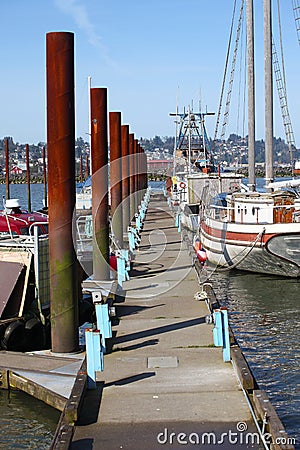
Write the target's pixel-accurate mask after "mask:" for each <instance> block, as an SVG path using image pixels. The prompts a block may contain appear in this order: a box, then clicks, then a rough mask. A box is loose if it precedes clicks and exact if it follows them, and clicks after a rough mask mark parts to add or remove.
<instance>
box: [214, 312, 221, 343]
mask: <svg viewBox="0 0 300 450" xmlns="http://www.w3.org/2000/svg"><path fill="white" fill-rule="evenodd" d="M213 317H214V324H215V326H214V329H213V338H214V345H215V346H216V347H223V330H222V313H221V311H220V310H219V309H214V311H213Z"/></svg>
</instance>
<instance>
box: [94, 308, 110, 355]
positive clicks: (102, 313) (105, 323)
mask: <svg viewBox="0 0 300 450" xmlns="http://www.w3.org/2000/svg"><path fill="white" fill-rule="evenodd" d="M95 310H96V318H97V328H98V329H99V330H100V331H101V334H102V347H103V352H104V353H106V339H109V338H111V337H112V328H111V322H110V318H109V312H108V304H107V303H95Z"/></svg>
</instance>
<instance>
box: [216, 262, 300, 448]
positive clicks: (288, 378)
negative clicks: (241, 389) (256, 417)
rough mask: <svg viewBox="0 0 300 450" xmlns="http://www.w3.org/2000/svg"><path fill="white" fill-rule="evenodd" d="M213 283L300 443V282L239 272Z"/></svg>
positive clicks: (259, 374)
mask: <svg viewBox="0 0 300 450" xmlns="http://www.w3.org/2000/svg"><path fill="white" fill-rule="evenodd" d="M213 279H214V280H215V282H216V283H215V286H216V287H217V289H218V295H219V297H220V298H222V302H224V303H225V304H227V305H228V307H229V309H230V320H231V326H232V328H233V330H234V333H235V335H236V337H237V339H238V342H239V345H240V346H241V348H242V350H243V352H244V353H245V355H246V357H247V360H248V362H249V364H250V366H251V369H252V371H253V373H254V375H255V378H256V380H257V382H258V384H259V386H260V388H261V389H264V390H266V391H267V393H268V395H269V397H270V399H271V401H272V403H273V405H274V406H275V408H276V410H277V412H278V414H279V416H280V418H281V420H282V422H283V423H284V425H285V427H286V430H287V432H288V433H289V435H290V437H296V438H297V440H298V441H299V442H300V413H299V411H300V390H299V385H300V373H299V362H300V343H299V336H300V301H299V281H298V280H297V279H288V278H281V277H274V276H266V275H260V274H250V273H246V272H239V271H235V272H233V271H232V272H229V273H228V274H224V273H217V272H215V273H214V275H213Z"/></svg>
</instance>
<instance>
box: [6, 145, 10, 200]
mask: <svg viewBox="0 0 300 450" xmlns="http://www.w3.org/2000/svg"><path fill="white" fill-rule="evenodd" d="M9 183H10V182H9V144H8V139H7V138H6V139H5V186H6V200H9V199H10V189H9Z"/></svg>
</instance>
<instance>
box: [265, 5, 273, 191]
mask: <svg viewBox="0 0 300 450" xmlns="http://www.w3.org/2000/svg"><path fill="white" fill-rule="evenodd" d="M264 52H265V146H266V148H265V159H266V186H268V184H269V183H270V182H272V181H273V179H274V169H273V73H272V10H271V0H264Z"/></svg>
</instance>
